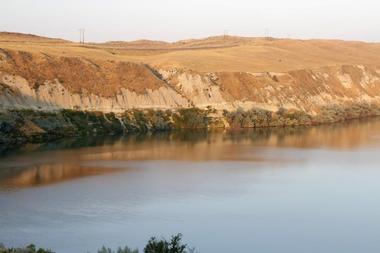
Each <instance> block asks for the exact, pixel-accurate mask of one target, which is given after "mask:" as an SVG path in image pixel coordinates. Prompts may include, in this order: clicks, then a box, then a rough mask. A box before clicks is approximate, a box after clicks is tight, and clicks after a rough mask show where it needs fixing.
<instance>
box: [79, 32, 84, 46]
mask: <svg viewBox="0 0 380 253" xmlns="http://www.w3.org/2000/svg"><path fill="white" fill-rule="evenodd" d="M84 32H85V29H84V28H81V29H79V43H80V44H84Z"/></svg>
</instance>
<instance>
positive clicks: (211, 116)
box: [0, 103, 380, 151]
mask: <svg viewBox="0 0 380 253" xmlns="http://www.w3.org/2000/svg"><path fill="white" fill-rule="evenodd" d="M377 115H380V107H379V106H378V105H371V104H365V103H363V104H354V105H347V106H334V105H331V106H328V107H323V108H322V109H321V110H320V112H319V113H318V114H317V115H310V114H307V113H305V112H302V111H297V110H286V109H284V108H280V109H279V110H278V111H277V112H271V111H267V110H264V109H258V108H254V109H251V110H248V111H244V110H242V109H238V110H236V111H233V112H229V111H224V112H223V113H218V112H216V111H215V110H212V109H210V108H209V109H206V110H203V109H199V108H187V109H179V110H152V109H147V110H137V109H135V110H129V111H125V112H124V113H122V114H120V115H115V114H114V113H101V112H86V111H76V110H61V111H57V112H43V111H33V110H10V111H5V112H0V144H5V145H1V147H3V148H7V146H13V145H20V144H24V143H41V142H48V141H54V140H57V139H61V138H63V137H70V136H89V135H97V136H101V135H118V134H123V133H136V132H138V133H145V132H157V131H172V130H180V129H187V130H190V129H212V128H263V127H293V126H310V125H318V124H324V123H334V122H339V121H344V120H350V119H356V118H364V117H370V116H377ZM0 151H1V150H0Z"/></svg>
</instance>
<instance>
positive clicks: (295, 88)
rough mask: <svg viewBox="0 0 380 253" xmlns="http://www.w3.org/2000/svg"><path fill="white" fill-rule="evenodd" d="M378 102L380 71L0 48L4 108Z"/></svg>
mask: <svg viewBox="0 0 380 253" xmlns="http://www.w3.org/2000/svg"><path fill="white" fill-rule="evenodd" d="M379 102H380V69H377V68H376V67H371V66H363V65H343V66H328V67H321V68H317V69H307V70H294V71H289V72H285V73H274V72H264V73H248V72H216V73H199V72H195V71H191V70H181V69H155V68H153V67H151V66H148V65H145V64H142V63H141V64H137V63H125V62H109V61H102V60H96V61H95V60H93V59H92V60H89V59H86V58H83V57H56V56H50V55H46V54H42V53H40V54H39V53H33V54H32V53H28V52H23V51H13V50H5V49H2V50H0V109H3V110H6V109H33V110H42V111H54V110H60V109H73V110H83V111H101V112H115V113H122V112H124V111H125V110H129V109H146V108H151V109H179V108H190V107H198V108H209V107H211V108H214V109H217V110H228V111H233V110H236V109H238V108H243V109H245V110H249V109H251V108H262V109H266V110H270V111H277V110H278V109H279V108H286V109H296V110H300V111H304V112H307V113H310V114H317V113H318V111H319V110H320V109H321V108H322V107H324V106H328V105H334V104H335V105H345V104H350V103H351V104H358V103H379Z"/></svg>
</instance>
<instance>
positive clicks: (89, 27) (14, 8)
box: [0, 0, 380, 42]
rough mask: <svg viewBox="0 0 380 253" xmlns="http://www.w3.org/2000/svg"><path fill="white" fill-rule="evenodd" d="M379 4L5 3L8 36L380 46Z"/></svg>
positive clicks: (370, 0)
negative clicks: (229, 38)
mask: <svg viewBox="0 0 380 253" xmlns="http://www.w3.org/2000/svg"><path fill="white" fill-rule="evenodd" d="M379 9H380V1H379V0H360V1H353V0H319V1H318V0H312V1H311V0H260V1H257V0H233V1H231V0H228V1H226V0H187V1H183V0H0V10H1V12H0V13H1V14H0V31H11V32H22V33H32V34H38V35H43V36H48V37H58V38H64V39H69V40H74V41H77V40H79V29H80V28H85V29H86V32H85V36H86V41H94V42H102V41H111V40H137V39H152V40H165V41H176V40H181V39H189V38H203V37H208V36H214V35H222V34H224V33H225V32H226V33H227V34H229V35H240V36H252V37H256V36H271V37H282V38H283V37H291V38H302V39H309V38H324V39H344V40H362V41H380V15H379V11H378V10H379Z"/></svg>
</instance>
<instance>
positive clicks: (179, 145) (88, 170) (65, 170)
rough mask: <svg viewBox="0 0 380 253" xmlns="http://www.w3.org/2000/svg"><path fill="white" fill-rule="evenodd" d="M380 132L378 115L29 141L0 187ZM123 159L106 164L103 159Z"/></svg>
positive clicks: (6, 163) (345, 140)
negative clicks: (321, 122) (295, 124)
mask: <svg viewBox="0 0 380 253" xmlns="http://www.w3.org/2000/svg"><path fill="white" fill-rule="evenodd" d="M378 136H380V120H379V119H370V120H361V121H353V122H346V123H341V124H335V125H329V126H319V127H311V128H278V129H257V130H244V131H217V132H206V131H197V132H174V133H158V134H145V135H129V136H123V137H108V138H93V137H92V138H84V139H72V140H65V141H61V142H56V143H48V144H43V145H29V146H25V147H23V148H22V149H20V150H18V151H15V152H13V153H12V154H8V155H4V156H2V157H1V158H0V187H1V188H4V187H5V188H23V187H31V186H41V185H46V184H52V183H58V182H61V181H67V180H73V179H77V178H83V177H87V176H95V175H103V174H106V173H113V172H120V171H125V170H126V169H130V165H129V163H128V162H127V161H136V160H137V161H144V160H188V161H208V160H226V161H227V160H244V161H251V162H265V161H270V162H271V163H275V162H276V160H278V162H279V163H284V162H291V161H287V160H286V157H274V156H273V155H269V156H268V152H267V151H268V149H273V148H280V147H281V148H298V149H309V148H322V147H323V148H324V149H326V148H330V149H353V148H358V147H360V146H366V145H371V144H372V143H374V140H376V138H377V137H378ZM115 160H118V161H125V163H123V166H121V167H120V166H117V168H116V167H115V166H112V164H111V166H109V165H107V166H104V163H101V162H99V161H115Z"/></svg>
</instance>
